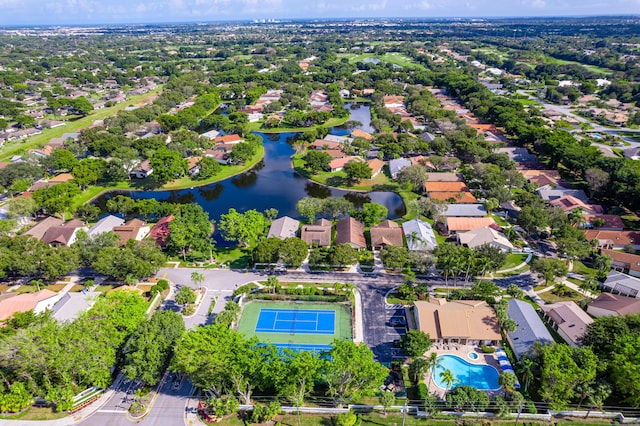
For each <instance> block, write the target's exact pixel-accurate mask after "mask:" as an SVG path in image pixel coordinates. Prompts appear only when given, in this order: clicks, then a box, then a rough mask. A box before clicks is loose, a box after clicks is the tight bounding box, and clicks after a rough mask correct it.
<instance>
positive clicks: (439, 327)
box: [415, 298, 502, 341]
mask: <svg viewBox="0 0 640 426" xmlns="http://www.w3.org/2000/svg"><path fill="white" fill-rule="evenodd" d="M415 309H416V312H417V317H418V322H419V327H420V330H422V331H424V332H425V333H428V334H429V336H430V337H431V339H432V340H438V339H468V340H493V341H495V340H498V341H499V340H501V338H502V337H501V335H500V327H499V325H498V318H497V316H496V313H495V311H494V310H493V309H492V308H491V307H490V306H489V305H488V304H487V302H485V301H480V300H454V301H451V302H447V301H446V300H445V299H436V298H432V299H431V300H430V301H418V302H415Z"/></svg>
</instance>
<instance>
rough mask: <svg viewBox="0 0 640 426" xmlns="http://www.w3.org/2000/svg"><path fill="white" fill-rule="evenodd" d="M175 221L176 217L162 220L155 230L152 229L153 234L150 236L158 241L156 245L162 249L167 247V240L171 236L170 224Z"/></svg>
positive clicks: (172, 216) (154, 226)
mask: <svg viewBox="0 0 640 426" xmlns="http://www.w3.org/2000/svg"><path fill="white" fill-rule="evenodd" d="M174 219H175V216H174V215H171V216H167V217H163V218H162V219H160V220H159V221H158V222H157V223H156V224H155V225H153V228H151V232H149V235H150V236H151V238H153V239H154V240H156V244H158V245H159V246H160V247H165V246H166V245H167V239H168V238H169V234H171V231H170V230H169V224H170V223H171V222H172V221H173V220H174Z"/></svg>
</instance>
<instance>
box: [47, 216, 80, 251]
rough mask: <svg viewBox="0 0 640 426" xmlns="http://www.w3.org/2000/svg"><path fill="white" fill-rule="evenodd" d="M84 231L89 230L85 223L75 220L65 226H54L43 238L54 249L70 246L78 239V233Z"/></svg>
mask: <svg viewBox="0 0 640 426" xmlns="http://www.w3.org/2000/svg"><path fill="white" fill-rule="evenodd" d="M80 229H82V230H84V231H85V232H87V231H88V230H89V228H87V227H86V226H85V224H84V223H82V222H80V221H79V220H76V219H73V220H70V221H69V222H67V223H65V224H64V225H59V226H52V227H51V228H49V229H47V232H45V233H44V235H43V236H42V242H44V243H45V244H49V245H50V246H52V247H60V246H70V245H71V244H73V243H75V242H76V240H77V239H78V231H79V230H80Z"/></svg>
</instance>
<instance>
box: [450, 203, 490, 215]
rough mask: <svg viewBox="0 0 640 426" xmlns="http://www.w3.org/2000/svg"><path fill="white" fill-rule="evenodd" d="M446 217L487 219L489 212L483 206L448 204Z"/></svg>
mask: <svg viewBox="0 0 640 426" xmlns="http://www.w3.org/2000/svg"><path fill="white" fill-rule="evenodd" d="M445 207H446V210H445V211H444V212H442V216H444V217H485V216H486V215H487V211H486V210H485V208H484V205H482V204H446V205H445Z"/></svg>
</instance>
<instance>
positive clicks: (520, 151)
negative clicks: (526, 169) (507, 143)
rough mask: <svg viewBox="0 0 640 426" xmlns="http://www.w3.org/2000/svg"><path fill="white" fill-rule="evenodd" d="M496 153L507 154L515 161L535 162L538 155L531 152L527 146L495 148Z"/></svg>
mask: <svg viewBox="0 0 640 426" xmlns="http://www.w3.org/2000/svg"><path fill="white" fill-rule="evenodd" d="M495 153H496V154H505V155H507V156H508V157H509V159H510V160H511V161H513V162H515V163H535V162H537V161H538V157H536V156H535V155H534V154H531V153H530V152H529V150H528V149H527V148H516V147H505V148H498V149H496V150H495Z"/></svg>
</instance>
